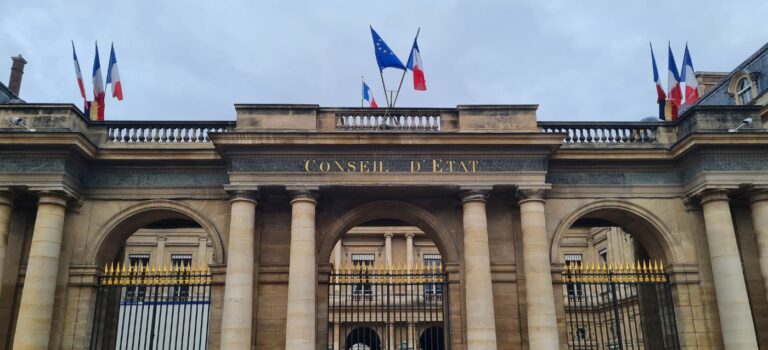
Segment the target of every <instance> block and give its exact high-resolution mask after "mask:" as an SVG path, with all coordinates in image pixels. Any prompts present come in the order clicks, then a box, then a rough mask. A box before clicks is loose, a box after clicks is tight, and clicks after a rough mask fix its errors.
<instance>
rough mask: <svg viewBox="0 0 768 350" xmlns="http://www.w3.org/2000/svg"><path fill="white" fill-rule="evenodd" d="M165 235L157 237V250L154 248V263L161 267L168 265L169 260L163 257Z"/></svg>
mask: <svg viewBox="0 0 768 350" xmlns="http://www.w3.org/2000/svg"><path fill="white" fill-rule="evenodd" d="M166 240H168V238H167V237H165V236H163V237H157V250H155V263H156V265H157V266H160V267H161V268H162V267H163V266H170V261H169V260H166V259H165V241H166Z"/></svg>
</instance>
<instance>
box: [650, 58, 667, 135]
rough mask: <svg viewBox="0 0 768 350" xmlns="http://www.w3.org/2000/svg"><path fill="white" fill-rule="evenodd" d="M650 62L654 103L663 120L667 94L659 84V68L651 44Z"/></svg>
mask: <svg viewBox="0 0 768 350" xmlns="http://www.w3.org/2000/svg"><path fill="white" fill-rule="evenodd" d="M651 63H653V82H654V84H655V85H656V103H657V104H658V105H659V119H661V120H664V104H665V102H666V99H667V94H666V93H665V92H664V87H663V86H662V85H661V78H660V77H659V69H658V68H656V56H654V55H653V45H651Z"/></svg>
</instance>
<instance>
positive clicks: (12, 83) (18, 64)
mask: <svg viewBox="0 0 768 350" xmlns="http://www.w3.org/2000/svg"><path fill="white" fill-rule="evenodd" d="M11 59H12V60H13V65H11V77H10V78H9V79H8V89H10V90H11V92H13V93H14V94H15V95H16V96H19V90H20V89H21V76H22V75H24V65H25V64H27V60H25V59H24V57H21V54H19V55H18V56H16V57H11Z"/></svg>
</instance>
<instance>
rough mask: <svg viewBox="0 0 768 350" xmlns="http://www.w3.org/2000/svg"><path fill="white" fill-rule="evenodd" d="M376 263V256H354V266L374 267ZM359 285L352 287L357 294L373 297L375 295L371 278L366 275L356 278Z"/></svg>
mask: <svg viewBox="0 0 768 350" xmlns="http://www.w3.org/2000/svg"><path fill="white" fill-rule="evenodd" d="M375 262H376V255H375V254H352V265H354V266H361V265H362V266H373V264H374V263H375ZM356 281H357V283H355V284H354V285H353V286H352V292H353V293H355V294H362V295H371V294H372V293H373V286H372V285H371V283H370V282H368V281H369V277H368V276H367V273H366V275H360V276H357V277H356Z"/></svg>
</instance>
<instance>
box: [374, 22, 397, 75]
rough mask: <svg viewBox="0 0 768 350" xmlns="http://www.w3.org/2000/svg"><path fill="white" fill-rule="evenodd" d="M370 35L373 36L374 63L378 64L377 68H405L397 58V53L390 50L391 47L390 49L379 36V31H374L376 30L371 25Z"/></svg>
mask: <svg viewBox="0 0 768 350" xmlns="http://www.w3.org/2000/svg"><path fill="white" fill-rule="evenodd" d="M371 36H373V47H374V50H375V51H374V52H375V53H376V63H377V64H378V65H379V70H384V68H397V69H402V70H405V66H404V65H403V62H402V61H400V59H399V58H397V55H395V53H394V52H392V49H390V48H389V46H388V45H387V43H385V42H384V39H382V38H381V37H380V36H379V33H376V31H375V30H373V27H371Z"/></svg>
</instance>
